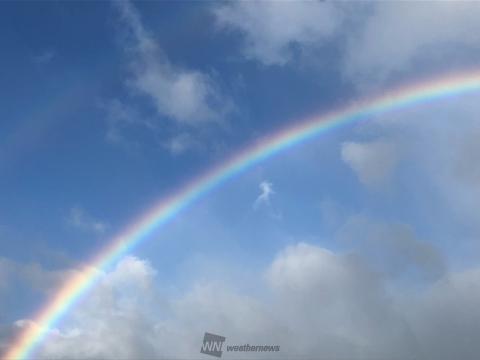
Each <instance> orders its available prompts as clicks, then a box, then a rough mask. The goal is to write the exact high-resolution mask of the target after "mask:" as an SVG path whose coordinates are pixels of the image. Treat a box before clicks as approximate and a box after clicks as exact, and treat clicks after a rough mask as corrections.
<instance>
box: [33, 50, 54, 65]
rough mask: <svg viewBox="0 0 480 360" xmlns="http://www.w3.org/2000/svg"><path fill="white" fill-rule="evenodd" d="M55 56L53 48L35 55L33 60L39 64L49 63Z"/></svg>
mask: <svg viewBox="0 0 480 360" xmlns="http://www.w3.org/2000/svg"><path fill="white" fill-rule="evenodd" d="M54 57H55V52H54V51H53V50H45V51H43V52H41V53H38V54H36V55H34V56H33V62H34V63H36V64H39V65H44V64H48V63H49V62H50V61H52V60H53V59H54Z"/></svg>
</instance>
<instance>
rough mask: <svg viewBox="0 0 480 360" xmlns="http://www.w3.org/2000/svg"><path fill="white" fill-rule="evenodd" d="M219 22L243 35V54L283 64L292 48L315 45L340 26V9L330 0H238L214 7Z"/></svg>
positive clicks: (270, 63) (267, 62)
mask: <svg viewBox="0 0 480 360" xmlns="http://www.w3.org/2000/svg"><path fill="white" fill-rule="evenodd" d="M214 14H215V16H216V19H217V22H218V24H219V25H220V26H221V27H223V28H231V29H233V30H234V31H238V32H239V33H240V34H242V36H243V38H244V47H243V53H244V55H245V56H246V57H248V58H251V59H255V60H258V61H260V62H262V63H264V64H266V65H273V64H277V65H284V64H286V63H288V62H289V61H290V60H292V59H293V57H294V53H295V50H296V49H297V50H300V51H301V50H302V49H304V48H308V47H311V46H318V45H319V43H320V42H322V41H324V40H325V39H328V38H329V37H331V36H333V35H334V34H335V33H336V31H337V30H338V29H339V27H340V25H341V23H342V20H343V12H342V11H340V9H339V6H338V5H337V4H335V3H333V2H320V1H304V2H295V3H293V2H283V1H279V2H270V1H261V2H256V1H237V2H232V3H229V4H227V5H222V6H220V7H217V8H215V9H214Z"/></svg>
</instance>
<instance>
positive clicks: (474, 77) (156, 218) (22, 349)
mask: <svg viewBox="0 0 480 360" xmlns="http://www.w3.org/2000/svg"><path fill="white" fill-rule="evenodd" d="M478 90H480V73H479V72H469V73H462V74H456V75H454V76H448V77H443V78H440V79H438V78H437V79H434V80H429V81H426V82H422V83H420V84H414V85H411V86H406V87H401V88H398V89H396V90H394V91H391V92H388V93H386V94H384V95H382V96H380V97H377V98H374V99H373V100H372V99H370V100H366V101H362V102H357V103H355V104H353V105H350V106H347V107H346V108H343V109H339V110H337V111H333V112H331V113H328V114H326V115H321V116H318V117H314V118H311V119H308V120H306V121H301V122H296V123H295V124H294V125H293V126H291V127H287V128H285V129H284V130H282V131H279V132H277V133H274V134H273V135H270V136H267V137H265V138H263V140H262V141H259V142H256V143H255V144H253V145H251V146H250V147H247V148H246V149H244V150H243V151H240V152H239V153H237V154H236V155H234V156H232V157H231V158H229V159H227V161H225V162H223V163H222V164H220V165H219V166H217V167H214V168H213V169H211V170H210V171H207V172H205V173H204V174H203V175H201V176H200V177H198V178H195V179H194V180H193V181H191V182H190V183H188V184H187V185H186V186H185V187H183V188H181V189H180V190H179V191H177V192H175V193H173V195H171V196H170V197H167V198H166V199H161V200H160V201H159V202H158V204H157V205H156V206H154V207H153V208H152V209H150V210H149V211H147V212H146V213H145V214H144V215H143V216H141V217H140V218H139V219H138V220H137V221H136V222H134V223H133V224H131V225H130V226H129V227H127V228H126V230H125V231H124V232H123V233H121V234H120V235H119V236H117V237H115V238H114V239H113V240H112V241H111V242H110V243H109V245H108V246H107V247H106V248H105V249H104V250H103V251H101V252H100V253H98V254H97V255H96V256H95V258H94V259H92V260H91V262H90V263H89V264H90V266H89V267H88V268H86V269H84V270H83V271H81V272H78V273H76V274H75V275H74V276H72V277H71V278H70V279H69V280H68V281H67V282H65V283H64V284H63V286H62V287H61V288H60V289H59V291H58V292H57V293H56V294H55V296H54V297H53V299H52V300H51V301H50V302H49V303H47V305H46V306H45V307H44V308H43V309H42V310H41V311H40V312H39V313H38V315H37V316H36V317H35V318H34V322H35V324H36V325H31V326H27V327H26V328H25V329H24V330H23V331H22V332H21V333H20V335H19V336H18V337H17V338H16V339H15V340H14V342H13V344H12V345H11V346H10V348H8V349H7V351H6V353H5V354H4V355H3V358H4V359H24V358H28V357H29V355H30V354H31V353H32V351H33V350H34V348H35V346H36V345H38V344H39V343H40V342H41V341H42V339H44V337H45V335H46V334H47V333H48V330H49V329H51V328H52V327H53V326H55V324H56V323H57V322H58V321H59V319H60V318H62V316H64V315H65V314H66V313H67V311H68V310H69V309H71V308H72V307H73V306H74V304H75V303H76V302H77V301H78V300H79V299H80V298H81V296H82V295H83V294H85V293H86V292H87V291H88V289H90V288H91V287H92V286H93V285H94V284H95V282H96V281H97V280H98V279H99V278H100V276H101V274H102V272H101V271H100V269H105V268H108V267H109V266H111V265H112V264H114V263H115V262H117V261H118V260H119V259H120V258H121V257H122V256H124V255H125V254H126V253H128V252H129V251H131V250H132V248H134V247H135V246H137V245H138V244H139V243H140V242H141V241H142V240H144V239H146V238H148V236H149V235H150V234H151V233H152V232H154V231H156V230H158V229H159V228H160V227H161V226H162V225H164V224H165V223H167V222H168V221H169V220H171V219H172V218H174V217H175V216H176V215H177V214H178V213H179V212H180V211H182V210H183V209H185V208H187V207H188V206H189V205H190V204H192V203H193V202H194V201H195V200H197V199H198V198H200V197H202V196H204V195H205V194H207V193H208V192H209V191H210V190H212V189H213V188H215V187H217V186H219V185H220V184H222V183H223V182H224V181H226V180H228V179H229V178H232V177H234V176H236V175H237V174H239V173H241V172H242V171H244V170H246V169H248V168H250V167H251V166H253V165H255V164H257V163H259V162H261V161H263V160H265V159H267V158H269V157H271V156H272V155H274V154H277V153H279V152H280V151H283V150H287V149H289V148H291V147H293V146H295V145H297V144H300V143H303V142H305V141H307V140H309V139H311V138H314V137H316V136H318V135H320V134H324V133H326V132H328V131H330V130H333V129H335V128H337V127H339V126H342V125H347V124H350V123H353V122H356V121H359V120H361V119H365V118H368V117H370V116H372V115H377V114H381V113H384V112H386V111H391V110H395V109H401V108H405V107H408V106H413V105H416V104H420V103H425V102H429V101H434V100H439V99H443V98H448V97H452V96H455V95H462V94H465V93H469V92H473V91H478Z"/></svg>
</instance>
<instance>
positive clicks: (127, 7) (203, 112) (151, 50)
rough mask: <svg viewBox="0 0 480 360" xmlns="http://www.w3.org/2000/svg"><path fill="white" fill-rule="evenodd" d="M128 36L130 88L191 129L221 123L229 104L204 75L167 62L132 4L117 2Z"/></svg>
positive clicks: (163, 113) (164, 113)
mask: <svg viewBox="0 0 480 360" xmlns="http://www.w3.org/2000/svg"><path fill="white" fill-rule="evenodd" d="M114 4H115V7H116V8H117V9H118V12H119V14H120V18H121V23H122V24H123V25H124V26H125V28H124V29H123V30H124V31H126V32H127V34H128V36H127V38H126V45H125V49H126V50H127V52H128V53H129V55H130V56H131V59H132V62H131V67H132V72H133V77H132V78H131V79H130V81H129V84H130V86H131V88H133V89H134V90H135V91H137V92H138V93H140V94H143V95H146V96H147V97H148V98H150V99H151V100H152V103H153V105H154V106H155V108H156V110H157V111H158V113H159V114H161V115H166V116H168V117H170V118H171V119H173V120H175V121H177V122H179V123H182V124H188V125H197V124H199V123H203V122H206V121H218V120H220V119H221V117H222V116H223V115H224V114H225V112H226V111H228V109H229V107H230V101H229V100H228V99H226V98H225V97H224V96H223V95H221V93H220V91H219V90H218V88H217V85H216V84H215V82H214V81H213V79H212V78H211V77H210V76H209V75H207V74H204V73H201V72H199V71H194V70H187V69H183V68H180V67H178V66H175V65H174V64H172V63H171V62H170V61H169V59H168V58H167V56H166V54H165V53H164V52H163V51H162V49H161V48H160V46H159V45H158V44H157V43H156V41H155V38H154V36H153V35H152V34H151V33H150V32H148V31H147V30H146V29H145V28H144V26H143V24H142V22H141V19H140V15H139V13H138V11H137V10H136V9H135V7H134V6H133V5H132V4H131V3H130V2H129V1H118V2H114Z"/></svg>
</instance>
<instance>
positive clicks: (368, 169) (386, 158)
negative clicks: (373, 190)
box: [341, 140, 397, 187]
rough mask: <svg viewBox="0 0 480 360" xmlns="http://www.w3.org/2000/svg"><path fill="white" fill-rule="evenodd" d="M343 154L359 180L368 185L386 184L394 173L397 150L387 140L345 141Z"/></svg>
mask: <svg viewBox="0 0 480 360" xmlns="http://www.w3.org/2000/svg"><path fill="white" fill-rule="evenodd" d="M341 155H342V159H343V161H345V162H346V163H347V164H348V165H349V166H350V167H351V168H352V169H353V171H355V173H356V175H357V176H358V178H359V180H360V181H361V182H362V183H363V184H364V185H367V186H372V187H374V186H378V185H382V184H384V183H385V182H386V181H387V180H389V178H390V177H391V175H392V172H393V170H394V167H395V164H396V161H397V152H396V149H395V146H394V145H393V144H391V143H387V142H385V141H381V140H377V141H372V142H364V143H358V142H345V143H343V144H342V149H341Z"/></svg>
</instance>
